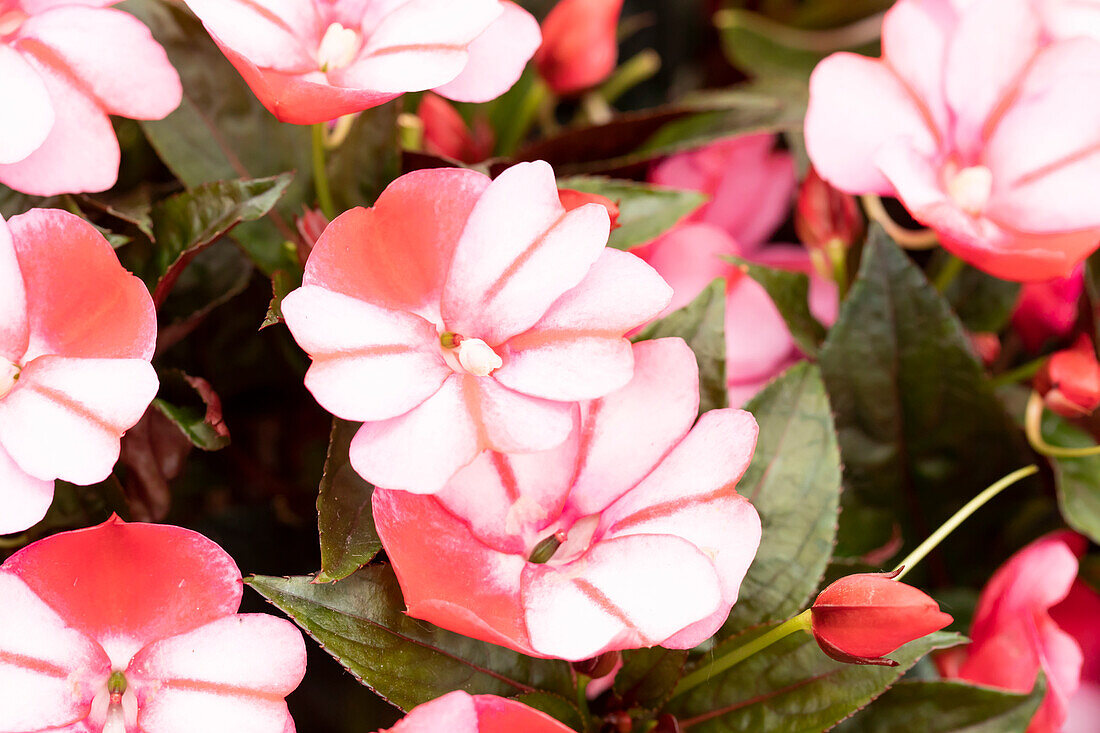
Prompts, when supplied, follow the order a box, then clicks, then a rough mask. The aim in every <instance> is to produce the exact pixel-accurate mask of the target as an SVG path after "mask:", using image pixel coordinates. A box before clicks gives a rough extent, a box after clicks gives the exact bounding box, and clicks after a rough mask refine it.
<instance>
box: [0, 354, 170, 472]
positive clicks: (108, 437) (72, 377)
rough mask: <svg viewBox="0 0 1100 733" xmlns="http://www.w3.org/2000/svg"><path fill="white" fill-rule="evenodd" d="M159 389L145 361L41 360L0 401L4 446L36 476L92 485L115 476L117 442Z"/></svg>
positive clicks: (51, 358) (21, 464)
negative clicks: (112, 472)
mask: <svg viewBox="0 0 1100 733" xmlns="http://www.w3.org/2000/svg"><path fill="white" fill-rule="evenodd" d="M158 386H159V382H158V380H157V375H156V372H155V371H154V370H153V367H152V366H150V364H149V362H147V361H143V360H141V359H74V358H68V357H59V356H42V357H39V358H37V359H35V360H34V361H32V362H31V363H30V364H28V365H27V366H26V367H25V368H24V369H23V371H22V373H21V374H20V375H19V381H18V382H17V383H16V386H15V388H14V389H13V390H12V391H11V392H9V393H8V395H7V397H5V398H4V399H3V400H2V401H0V444H3V446H4V447H5V448H6V449H7V451H8V454H9V455H10V456H11V457H12V459H14V460H15V462H16V463H17V464H18V465H19V467H20V468H22V469H23V470H24V471H26V472H27V473H29V474H30V475H32V476H35V477H37V478H40V479H43V480H48V479H53V478H61V479H64V480H66V481H71V482H73V483H75V484H82V485H88V484H94V483H96V482H98V481H102V480H104V479H105V478H107V476H109V475H110V473H111V468H112V467H113V466H114V465H115V462H116V461H117V460H118V454H119V439H120V438H121V436H122V434H123V433H124V432H126V430H128V429H129V428H131V427H132V426H133V425H134V424H135V423H136V422H137V421H138V420H139V419H141V416H142V415H143V414H144V413H145V409H146V408H147V407H148V406H149V403H150V402H151V401H152V400H153V397H154V396H156V393H157V388H158Z"/></svg>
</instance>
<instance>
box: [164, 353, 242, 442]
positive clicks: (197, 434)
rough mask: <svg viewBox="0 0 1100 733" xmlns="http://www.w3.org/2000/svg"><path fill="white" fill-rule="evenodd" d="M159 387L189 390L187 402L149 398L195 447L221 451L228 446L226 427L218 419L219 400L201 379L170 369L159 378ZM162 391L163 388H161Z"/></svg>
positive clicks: (211, 388) (220, 410) (219, 412)
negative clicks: (176, 386)
mask: <svg viewBox="0 0 1100 733" xmlns="http://www.w3.org/2000/svg"><path fill="white" fill-rule="evenodd" d="M162 382H163V384H162V388H163V389H166V388H168V386H169V385H170V384H181V385H185V387H184V388H185V389H187V390H188V391H190V392H191V398H192V399H191V401H192V403H197V405H196V404H191V405H184V406H180V405H175V404H172V403H170V402H168V401H166V400H164V399H163V398H160V397H158V398H157V399H155V400H153V407H155V408H156V409H157V410H159V411H160V413H161V414H162V415H164V416H165V417H167V418H168V419H169V420H171V421H172V422H173V423H174V424H175V425H176V427H178V428H179V429H180V431H181V432H182V433H183V434H184V435H186V436H187V438H188V440H190V441H191V443H192V444H193V445H194V446H195V447H196V448H201V449H202V450H206V451H215V450H221V449H222V448H225V447H226V446H227V445H229V441H230V438H229V429H228V428H227V427H226V425H225V420H224V419H223V418H222V404H221V399H219V398H218V395H217V393H216V392H215V391H214V388H213V387H211V386H210V383H209V382H207V381H206V380H205V379H200V378H199V377H192V376H189V375H187V374H184V373H183V372H178V371H177V372H171V373H169V374H166V375H164V377H163V378H162ZM162 391H163V390H162Z"/></svg>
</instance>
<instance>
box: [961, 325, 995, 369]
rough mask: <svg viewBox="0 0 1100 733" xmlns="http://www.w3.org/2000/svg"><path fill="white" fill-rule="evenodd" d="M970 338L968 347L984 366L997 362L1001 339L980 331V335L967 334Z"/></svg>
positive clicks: (993, 334)
mask: <svg viewBox="0 0 1100 733" xmlns="http://www.w3.org/2000/svg"><path fill="white" fill-rule="evenodd" d="M967 335H968V337H969V338H970V346H971V348H972V349H974V353H975V354H977V355H978V358H979V359H981V360H982V363H983V364H985V365H986V366H989V365H991V364H992V363H993V362H995V361H997V358H998V357H999V356H1000V355H1001V337H1000V336H998V335H997V334H995V333H989V332H986V331H982V332H980V333H970V334H967Z"/></svg>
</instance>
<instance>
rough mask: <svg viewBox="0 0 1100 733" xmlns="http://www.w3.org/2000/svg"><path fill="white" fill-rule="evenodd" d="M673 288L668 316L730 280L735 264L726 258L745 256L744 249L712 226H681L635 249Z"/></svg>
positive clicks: (634, 251) (666, 310)
mask: <svg viewBox="0 0 1100 733" xmlns="http://www.w3.org/2000/svg"><path fill="white" fill-rule="evenodd" d="M632 254H635V255H637V256H638V257H641V258H642V259H643V260H645V261H646V262H648V263H649V264H650V265H651V266H652V267H653V269H655V270H656V271H657V272H658V273H659V274H660V276H661V277H662V278H664V280H665V282H667V283H668V284H669V285H671V286H672V291H673V295H672V301H671V302H670V303H669V305H668V307H667V308H666V309H665V312H666V313H669V312H672V311H674V310H678V309H680V308H683V307H684V306H686V305H688V304H689V303H691V301H693V300H695V298H696V297H698V296H699V293H701V292H703V289H704V288H705V287H706V286H707V285H710V284H711V283H712V282H713V281H714V280H715V279H717V278H720V277H729V276H730V275H731V274H733V272H734V265H733V264H732V263H730V262H729V261H727V260H725V259H723V258H724V257H729V256H737V255H741V254H742V252H741V247H740V246H739V245H738V243H737V242H736V241H734V239H733V238H732V237H730V235H729V234H727V233H726V232H725V231H724V230H722V229H719V228H718V227H716V226H714V225H712V224H681V225H679V226H677V227H674V228H673V229H672V230H670V231H668V232H667V233H665V234H664V235H662V236H661V237H660V238H659V239H657V240H656V241H654V242H651V243H650V244H647V245H645V246H643V247H639V248H637V249H635V250H633V252H632Z"/></svg>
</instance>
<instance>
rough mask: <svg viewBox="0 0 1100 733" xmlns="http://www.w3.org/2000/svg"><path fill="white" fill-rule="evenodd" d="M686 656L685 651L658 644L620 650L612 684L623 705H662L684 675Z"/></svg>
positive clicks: (649, 706) (652, 707)
mask: <svg viewBox="0 0 1100 733" xmlns="http://www.w3.org/2000/svg"><path fill="white" fill-rule="evenodd" d="M687 657H688V653H687V652H686V651H682V650H679V649H664V648H662V647H659V646H655V647H652V648H650V649H636V650H631V651H625V652H623V667H622V669H620V670H619V673H618V674H617V675H615V686H614V689H615V693H616V694H617V695H619V696H620V697H622V698H623V706H624V707H627V708H632V707H640V708H648V709H651V710H656V709H658V708H660V707H661V706H662V705H664V703H665V702H666V701H667V700H668V698H669V695H671V694H672V691H673V690H674V689H675V688H676V683H677V682H679V681H680V677H681V676H682V675H683V671H684V663H685V662H686V661H687Z"/></svg>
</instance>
